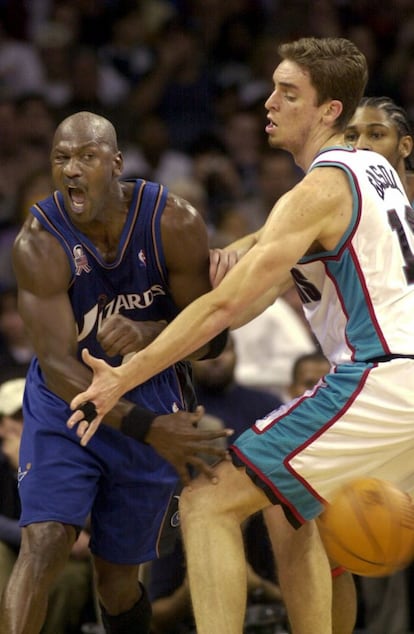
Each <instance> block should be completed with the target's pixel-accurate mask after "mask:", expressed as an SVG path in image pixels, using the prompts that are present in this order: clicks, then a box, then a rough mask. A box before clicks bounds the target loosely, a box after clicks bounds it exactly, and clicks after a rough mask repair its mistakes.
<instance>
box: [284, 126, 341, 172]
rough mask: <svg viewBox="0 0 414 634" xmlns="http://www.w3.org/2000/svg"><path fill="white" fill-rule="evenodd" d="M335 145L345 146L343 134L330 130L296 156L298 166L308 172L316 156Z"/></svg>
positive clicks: (307, 144)
mask: <svg viewBox="0 0 414 634" xmlns="http://www.w3.org/2000/svg"><path fill="white" fill-rule="evenodd" d="M333 145H343V135H342V134H341V133H339V132H332V130H329V132H326V133H325V134H323V135H318V136H316V137H315V138H314V139H310V141H309V142H308V143H306V145H305V146H304V147H303V148H302V149H301V150H300V151H299V152H297V153H295V154H294V159H295V163H296V165H298V166H299V167H301V168H302V169H303V171H304V172H306V171H307V170H308V169H309V166H310V165H311V163H312V161H313V159H314V158H315V156H316V155H317V154H319V152H320V151H321V150H323V149H324V148H327V147H332V146H333Z"/></svg>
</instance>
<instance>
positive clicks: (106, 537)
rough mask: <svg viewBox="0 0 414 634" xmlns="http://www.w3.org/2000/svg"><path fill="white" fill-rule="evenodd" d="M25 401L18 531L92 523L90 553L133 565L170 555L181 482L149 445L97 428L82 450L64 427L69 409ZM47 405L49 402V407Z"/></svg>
mask: <svg viewBox="0 0 414 634" xmlns="http://www.w3.org/2000/svg"><path fill="white" fill-rule="evenodd" d="M40 398H41V399H43V403H42V405H43V406H42V408H41V409H39V408H38V407H37V405H38V403H36V404H35V405H30V401H28V399H25V407H24V429H23V436H22V442H21V449H20V467H19V475H18V480H19V493H20V498H21V504H22V514H21V519H20V525H21V526H27V525H28V524H32V523H34V522H47V521H56V522H62V523H64V524H70V525H74V526H77V527H83V526H84V525H85V522H86V520H87V518H88V517H90V520H91V542H90V546H91V551H92V553H93V554H96V555H98V556H99V557H101V558H103V559H105V560H107V561H110V562H113V563H117V564H138V563H141V562H144V561H149V560H151V559H154V558H156V557H157V556H159V555H161V554H163V553H164V550H166V551H168V549H169V548H170V543H173V541H174V536H175V537H176V536H177V531H178V530H179V529H178V522H177V516H178V513H177V507H178V501H177V500H178V489H179V484H178V477H177V474H176V472H175V470H174V469H173V468H172V466H171V465H170V464H169V463H167V462H166V461H165V460H163V459H162V458H161V457H160V456H159V455H158V454H157V453H156V452H155V451H154V450H153V449H152V448H151V447H150V446H148V445H145V444H143V443H140V442H137V441H135V440H133V439H131V438H128V437H126V436H124V435H123V434H121V433H120V432H118V431H116V430H114V429H112V428H110V427H108V426H106V425H101V426H100V428H99V429H98V431H97V433H96V434H95V436H94V437H93V438H92V439H91V441H90V442H89V443H88V445H87V446H86V447H82V446H81V445H80V443H79V438H78V437H77V436H76V432H75V430H69V429H68V428H67V427H66V420H67V418H68V417H69V415H70V410H69V408H68V406H67V405H66V404H65V403H64V402H63V401H61V400H60V399H58V398H54V397H53V395H51V394H50V392H49V393H48V394H43V395H42V396H41V397H40ZM45 399H48V400H49V402H48V403H46V400H45Z"/></svg>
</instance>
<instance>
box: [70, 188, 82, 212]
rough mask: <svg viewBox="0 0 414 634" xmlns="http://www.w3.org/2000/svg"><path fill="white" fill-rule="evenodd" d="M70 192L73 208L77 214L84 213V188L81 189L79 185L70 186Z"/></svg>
mask: <svg viewBox="0 0 414 634" xmlns="http://www.w3.org/2000/svg"><path fill="white" fill-rule="evenodd" d="M68 193H69V198H70V200H71V203H72V210H73V211H74V212H75V213H76V214H80V213H82V212H83V211H84V209H85V202H86V196H85V192H84V191H83V190H82V189H79V187H68Z"/></svg>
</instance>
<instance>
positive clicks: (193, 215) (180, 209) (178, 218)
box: [162, 191, 205, 231]
mask: <svg viewBox="0 0 414 634" xmlns="http://www.w3.org/2000/svg"><path fill="white" fill-rule="evenodd" d="M162 224H163V227H167V228H169V229H175V230H180V231H182V230H188V229H191V228H194V229H195V228H197V229H200V228H205V227H204V221H203V218H202V216H201V214H200V213H199V211H198V210H197V209H196V208H195V207H194V206H193V205H192V204H191V203H190V202H189V201H188V200H186V199H185V198H182V197H181V196H178V195H177V194H175V193H174V192H171V191H169V192H168V195H167V200H166V203H165V208H164V211H163V215H162Z"/></svg>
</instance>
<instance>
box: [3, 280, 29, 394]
mask: <svg viewBox="0 0 414 634" xmlns="http://www.w3.org/2000/svg"><path fill="white" fill-rule="evenodd" d="M32 357H33V349H32V346H31V345H30V343H29V340H28V338H27V336H26V333H25V330H24V325H23V320H22V318H21V317H20V315H19V311H18V308H17V290H16V288H14V287H13V288H9V289H7V290H3V291H2V292H0V383H3V382H4V381H6V380H8V379H13V378H16V377H25V376H26V372H27V370H28V368H29V364H30V361H31V360H32Z"/></svg>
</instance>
